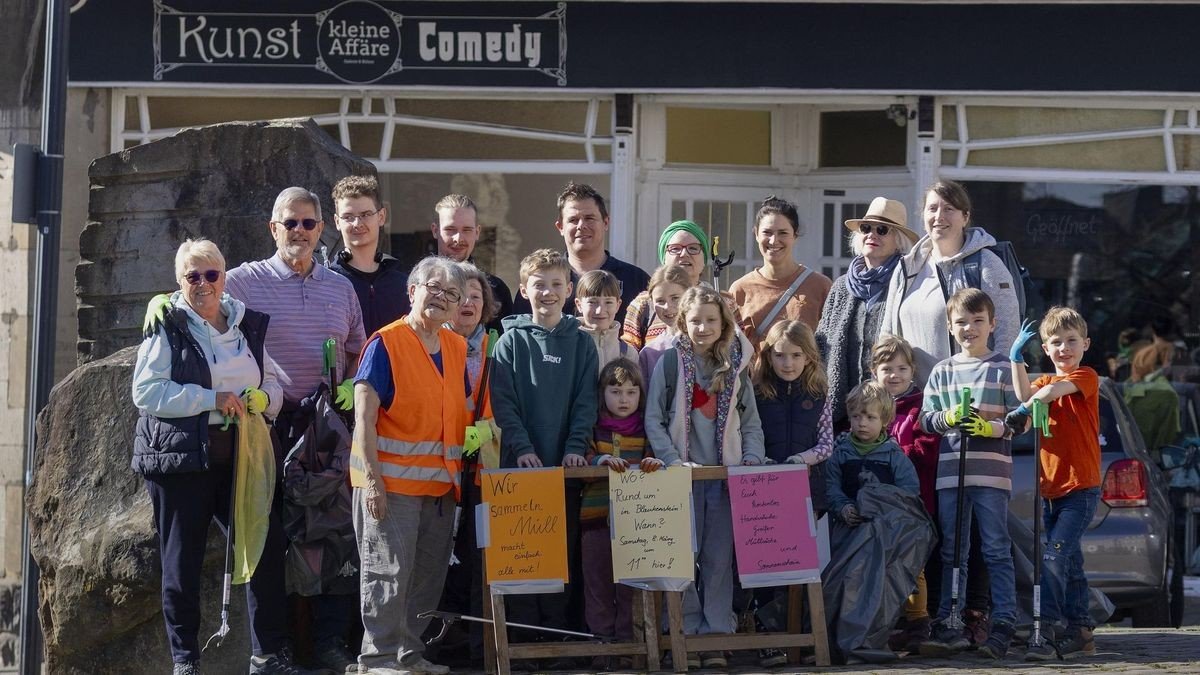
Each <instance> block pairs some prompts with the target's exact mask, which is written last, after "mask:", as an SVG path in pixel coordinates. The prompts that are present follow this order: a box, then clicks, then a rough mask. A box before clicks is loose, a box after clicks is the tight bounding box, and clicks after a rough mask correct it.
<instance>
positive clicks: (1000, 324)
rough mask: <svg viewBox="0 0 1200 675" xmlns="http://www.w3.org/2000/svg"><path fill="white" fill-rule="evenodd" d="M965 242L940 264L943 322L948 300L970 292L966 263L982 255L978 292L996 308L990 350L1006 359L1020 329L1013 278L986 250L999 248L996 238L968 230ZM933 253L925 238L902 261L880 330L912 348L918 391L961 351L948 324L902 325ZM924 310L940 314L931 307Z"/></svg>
mask: <svg viewBox="0 0 1200 675" xmlns="http://www.w3.org/2000/svg"><path fill="white" fill-rule="evenodd" d="M964 237H965V238H964V240H963V246H962V249H961V250H959V252H958V253H956V254H954V255H953V256H951V257H949V258H946V259H944V260H941V261H939V262H937V263H936V269H937V271H938V273H939V274H940V277H941V279H942V280H943V285H942V301H941V307H940V309H941V312H940V314H941V318H942V319H944V317H945V316H946V314H945V308H946V305H945V299H946V298H949V297H950V296H951V295H954V294H955V293H956V292H958V291H960V290H962V289H964V288H967V287H968V286H967V276H966V272H965V270H964V269H963V262H964V260H965V259H966V258H967V257H968V256H970V255H972V254H973V253H975V252H976V251H982V253H981V256H980V261H981V269H980V275H979V278H980V285H981V288H980V289H979V290H981V291H983V292H984V293H987V294H988V297H990V298H991V299H992V304H994V305H995V307H996V316H995V318H996V330H995V332H994V333H993V334H992V337H993V342H992V349H994V350H995V351H997V352H999V353H1001V354H1007V353H1008V350H1009V348H1010V347H1012V343H1013V340H1015V339H1016V337H1017V332H1018V331H1019V330H1020V324H1021V316H1020V307H1019V305H1018V303H1017V292H1016V289H1015V288H1014V287H1013V278H1012V274H1010V273H1009V271H1008V267H1007V266H1005V264H1004V261H1003V260H1001V259H1000V257H999V256H997V255H996V254H995V253H992V252H991V251H988V250H986V249H987V247H989V246H994V245H995V244H996V239H995V237H993V236H992V235H990V234H988V233H987V231H986V230H984V229H983V228H980V227H968V228H966V230H965V231H964ZM932 253H933V240H932V239H930V238H929V235H925V236H924V237H921V239H920V241H918V242H917V243H916V245H915V246H913V248H912V250H911V251H909V252H908V253H906V254H905V255H904V256H903V257H901V258H900V263H899V264H898V265H896V271H895V272H893V273H892V281H891V284H890V286H889V288H888V295H887V306H886V308H885V309H884V312H883V326H882V328H881V329H880V332H881V333H891V334H893V335H898V336H900V337H902V338H904V339H905V340H908V342H909V344H910V345H912V347H913V350H914V352H915V355H916V360H917V363H915V364H913V365H914V366H916V378H915V379H916V381H917V383H918V385H923V384H924V382H925V380H926V379H927V378H928V377H929V373H930V371H931V370H932V369H933V366H934V365H935V364H937V363H938V362H939V361H944V360H946V359H948V358H950V355H951V354H954V353H956V352H957V351H958V346H957V345H955V344H954V342H953V340H951V338H950V332H949V330H948V329H947V327H946V323H945V321H944V320H942V321H934V322H928V323H924V324H923V325H915V326H914V325H907V324H904V323H903V322H902V320H901V315H900V308H901V305H903V304H904V302H905V301H907V300H908V299H909V297H910V294H911V293H912V291H913V290H914V289H915V287H916V286H915V282H917V281H918V276H919V275H920V273H921V271H922V269H924V268H925V267H926V266H928V265H929V264H930V262H931V257H932ZM925 309H927V310H929V311H930V312H931V313H937V312H936V310H935V309H934V308H933V307H927V308H925Z"/></svg>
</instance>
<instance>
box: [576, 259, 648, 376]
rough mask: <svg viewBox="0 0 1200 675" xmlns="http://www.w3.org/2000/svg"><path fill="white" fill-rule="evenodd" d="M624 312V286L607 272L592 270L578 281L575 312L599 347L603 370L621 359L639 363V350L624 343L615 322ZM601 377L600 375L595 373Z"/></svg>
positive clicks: (618, 326) (593, 341)
mask: <svg viewBox="0 0 1200 675" xmlns="http://www.w3.org/2000/svg"><path fill="white" fill-rule="evenodd" d="M620 309H621V282H620V281H617V278H616V277H614V276H613V275H612V272H608V271H606V270H592V271H591V272H588V273H587V274H584V275H583V276H582V277H579V286H578V287H577V288H576V289H575V310H576V311H577V312H578V316H579V323H581V324H582V328H583V332H585V333H587V334H588V335H590V336H591V337H592V343H593V344H595V345H596V354H597V356H598V358H599V362H598V363H599V367H600V370H604V366H606V365H608V363H609V361H615V360H617V359H620V358H627V359H632V360H634V361H636V360H637V357H638V350H637V349H635V348H634V347H633V346H632V345H630V344H629V343H627V342H625V341H623V340H622V339H621V324H619V323H617V322H616V318H617V312H618V311H620ZM596 374H597V375H599V373H596Z"/></svg>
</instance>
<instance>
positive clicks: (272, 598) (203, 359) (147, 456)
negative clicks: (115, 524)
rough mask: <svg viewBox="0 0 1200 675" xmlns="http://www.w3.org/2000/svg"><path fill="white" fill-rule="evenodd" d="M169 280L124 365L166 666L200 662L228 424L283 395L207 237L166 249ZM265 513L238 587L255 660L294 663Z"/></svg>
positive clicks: (273, 526) (275, 668)
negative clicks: (155, 551)
mask: <svg viewBox="0 0 1200 675" xmlns="http://www.w3.org/2000/svg"><path fill="white" fill-rule="evenodd" d="M175 277H176V279H177V280H178V282H179V290H178V291H175V292H174V293H173V294H171V295H170V296H165V295H162V296H158V297H157V298H155V299H154V300H152V301H151V303H150V308H149V310H148V311H147V316H146V324H145V337H144V339H143V341H142V345H141V347H140V348H139V349H138V354H137V363H136V365H135V366H134V371H133V402H134V404H135V405H136V406H137V408H138V413H139V416H138V421H137V430H136V433H135V435H134V446H133V462H132V464H133V470H134V471H136V472H138V473H139V474H141V475H142V476H143V477H144V478H145V481H146V491H147V492H148V493H149V494H150V502H151V503H152V504H153V505H154V520H155V525H156V527H155V529H156V530H157V531H158V541H159V546H160V548H161V550H162V604H163V618H164V619H165V623H166V630H167V641H168V643H169V644H170V646H171V657H172V660H173V661H174V663H175V667H174V672H175V673H176V674H177V675H178V674H180V673H194V672H199V670H198V668H199V665H198V663H199V660H200V645H199V643H198V631H199V629H200V581H201V579H202V576H201V574H200V567H201V564H202V563H203V561H204V553H205V550H206V542H207V540H208V527H209V524H210V522H211V521H212V519H213V518H214V517H215V518H216V519H217V521H218V522H219V523H220V525H221V526H222V527H223V528H224V527H228V523H229V517H230V515H229V496H230V491H231V489H232V484H233V452H234V447H233V431H232V430H227V427H228V425H227V424H226V423H225V422H226V420H227V419H229V418H231V417H238V418H240V417H242V416H243V415H244V414H245V413H246V412H251V413H263V414H266V415H267V416H268V417H274V415H275V414H277V413H278V412H279V407H280V405H281V404H282V403H283V390H282V389H281V387H280V385H279V384H278V380H277V373H276V369H275V364H274V362H273V361H272V360H271V359H270V357H268V356H267V353H266V348H265V347H264V346H263V342H264V339H265V337H266V330H267V316H266V315H265V314H261V313H259V312H255V311H254V310H251V309H247V308H246V306H245V305H243V304H242V303H241V301H239V300H236V299H234V298H232V297H230V296H229V295H228V294H226V293H225V292H224V290H225V258H224V256H222V255H221V251H220V250H219V249H218V248H217V246H216V245H215V244H214V243H213V242H211V241H208V240H206V239H188V240H187V241H185V242H183V244H182V245H181V246H180V247H179V250H178V252H177V253H176V254H175ZM285 548H286V540H285V539H284V536H283V531H282V528H281V527H280V524H279V522H278V518H272V519H271V523H270V528H269V531H268V534H267V540H266V544H265V546H264V547H263V553H262V558H261V559H260V561H259V564H258V573H257V574H255V575H254V576H253V577H252V578H251V580H250V583H249V584H248V586H247V589H248V591H247V598H246V600H247V602H246V604H247V607H248V608H249V614H250V620H249V622H248V623H249V624H250V626H251V637H252V638H253V645H254V656H255V658H257V659H258V661H259V670H255V671H253V672H272V673H273V672H298V671H294V670H289V668H291V665H290V664H289V663H288V662H287V657H286V655H285V654H284V653H283V652H282V651H281V649H282V647H283V646H284V645H283V637H284V631H285V630H286V615H285V611H286V606H285V602H286V600H285V596H284V590H283V583H282V581H281V580H282V577H283V553H284V550H285Z"/></svg>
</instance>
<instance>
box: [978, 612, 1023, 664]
mask: <svg viewBox="0 0 1200 675" xmlns="http://www.w3.org/2000/svg"><path fill="white" fill-rule="evenodd" d="M1015 632H1016V629H1015V628H1014V627H1013V625H1012V624H1011V623H1005V622H1003V621H997V622H996V623H994V624H992V630H990V631H989V632H988V637H987V641H986V642H984V643H983V644H982V645H980V646H979V653H981V654H983V655H984V656H987V657H990V658H993V659H1002V658H1004V655H1005V654H1007V653H1008V645H1009V644H1010V643H1012V636H1013V633H1015Z"/></svg>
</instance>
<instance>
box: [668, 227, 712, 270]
mask: <svg viewBox="0 0 1200 675" xmlns="http://www.w3.org/2000/svg"><path fill="white" fill-rule="evenodd" d="M680 230H683V231H684V232H687V233H689V234H691V235H692V236H693V237H695V238H696V239H697V240H699V241H700V246H702V247H703V248H704V264H706V265H707V264H708V256H709V255H711V254H712V246H711V245H710V244H709V243H708V235H707V234H705V233H704V228H702V227H700V226H699V225H697V224H695V223H693V222H692V221H690V220H677V221H675V222H673V223H671V224H670V225H668V226H667V229H665V230H663V233H662V236H661V237H659V238H658V262H659V264H662V263H663V262H664V261H666V259H667V242H668V241H670V240H671V237H672V236H674V235H675V233H676V232H679V231H680Z"/></svg>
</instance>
